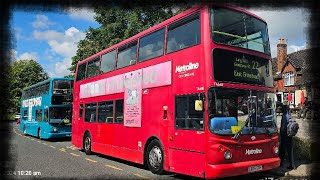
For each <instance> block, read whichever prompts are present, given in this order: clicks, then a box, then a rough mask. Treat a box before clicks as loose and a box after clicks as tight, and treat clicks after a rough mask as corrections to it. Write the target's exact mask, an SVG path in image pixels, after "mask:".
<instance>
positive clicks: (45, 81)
mask: <svg viewBox="0 0 320 180" xmlns="http://www.w3.org/2000/svg"><path fill="white" fill-rule="evenodd" d="M53 80H73V78H49V79H46V80H44V81H41V82H38V83H36V84H33V85H31V86H29V87H26V88H23V89H22V91H25V90H28V89H31V88H34V87H37V86H40V85H42V84H45V83H47V82H50V81H53Z"/></svg>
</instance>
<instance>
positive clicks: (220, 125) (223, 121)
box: [210, 117, 238, 131]
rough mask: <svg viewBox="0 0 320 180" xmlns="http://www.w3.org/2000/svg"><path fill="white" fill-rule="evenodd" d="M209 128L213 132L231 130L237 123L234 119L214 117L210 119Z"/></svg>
mask: <svg viewBox="0 0 320 180" xmlns="http://www.w3.org/2000/svg"><path fill="white" fill-rule="evenodd" d="M210 123H211V124H210V125H211V128H212V129H213V130H214V131H219V130H227V129H228V130H229V129H230V130H231V126H237V125H238V122H237V119H236V118H235V117H214V118H212V119H211V122H210Z"/></svg>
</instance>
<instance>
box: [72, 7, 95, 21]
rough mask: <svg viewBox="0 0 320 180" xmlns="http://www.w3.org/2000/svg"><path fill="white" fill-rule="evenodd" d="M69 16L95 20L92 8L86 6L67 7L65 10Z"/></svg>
mask: <svg viewBox="0 0 320 180" xmlns="http://www.w3.org/2000/svg"><path fill="white" fill-rule="evenodd" d="M67 13H68V14H69V16H70V17H71V18H73V19H84V20H86V21H90V22H95V20H94V18H93V16H94V15H95V13H94V11H93V9H88V8H81V9H79V8H69V9H68V10H67Z"/></svg>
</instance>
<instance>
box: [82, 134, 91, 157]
mask: <svg viewBox="0 0 320 180" xmlns="http://www.w3.org/2000/svg"><path fill="white" fill-rule="evenodd" d="M83 149H84V152H85V153H86V155H90V154H91V153H92V151H91V136H90V133H86V134H85V135H84V139H83Z"/></svg>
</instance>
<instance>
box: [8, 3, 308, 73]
mask: <svg viewBox="0 0 320 180" xmlns="http://www.w3.org/2000/svg"><path fill="white" fill-rule="evenodd" d="M246 10H248V11H250V12H252V13H254V14H256V15H258V16H260V17H261V18H262V19H264V20H265V21H266V22H267V24H268V31H269V40H270V48H271V56H272V57H276V46H277V43H278V39H279V38H284V39H285V40H286V43H287V45H288V54H289V53H292V52H296V51H299V50H302V49H306V48H308V41H307V39H308V32H309V31H308V28H309V17H310V13H309V11H308V10H307V9H303V8H294V9H270V8H268V9H264V8H254V9H246ZM93 16H94V12H93V9H84V8H82V9H75V8H69V9H66V10H64V11H59V12H45V11H34V12H33V11H23V10H19V9H16V10H14V11H13V12H12V18H11V21H10V23H11V31H12V32H13V34H14V36H13V38H12V44H13V47H12V49H11V57H12V61H14V60H20V59H34V60H36V61H37V62H38V63H39V64H41V65H42V67H43V68H44V69H45V71H46V72H47V73H48V74H49V76H50V77H63V76H66V75H69V74H70V71H69V70H68V68H69V67H70V65H71V58H72V57H73V56H74V55H75V54H76V51H77V43H78V42H79V41H80V40H82V39H84V38H85V32H86V31H87V29H88V28H89V27H93V28H97V27H99V26H100V24H99V23H97V22H96V21H95V20H94V17H93Z"/></svg>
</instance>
